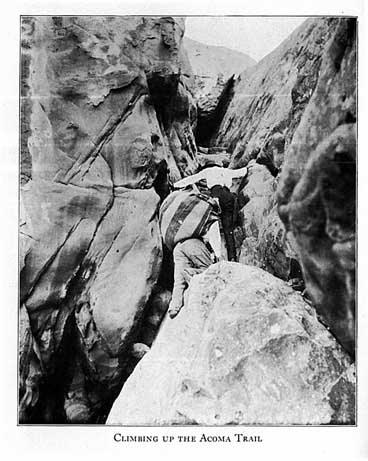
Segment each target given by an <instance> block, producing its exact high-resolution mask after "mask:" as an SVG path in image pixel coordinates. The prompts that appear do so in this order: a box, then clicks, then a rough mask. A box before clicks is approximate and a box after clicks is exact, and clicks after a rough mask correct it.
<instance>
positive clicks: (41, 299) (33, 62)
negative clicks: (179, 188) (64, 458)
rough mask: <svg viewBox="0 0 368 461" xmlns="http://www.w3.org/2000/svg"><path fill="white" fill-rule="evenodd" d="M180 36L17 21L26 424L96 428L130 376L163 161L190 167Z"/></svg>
mask: <svg viewBox="0 0 368 461" xmlns="http://www.w3.org/2000/svg"><path fill="white" fill-rule="evenodd" d="M183 34H184V21H183V19H180V18H178V19H174V18H171V17H162V18H160V17H137V16H134V17H133V16H132V17H99V16H95V17H92V16H91V17H89V16H78V17H73V16H64V17H57V16H52V17H51V16H40V17H23V18H22V55H21V83H22V85H21V91H22V94H21V95H22V106H21V123H22V126H21V129H22V138H21V147H22V152H21V180H22V181H21V182H22V189H21V209H22V215H21V225H20V237H21V244H20V248H21V257H20V263H21V303H22V309H23V311H22V312H23V314H22V318H24V319H26V320H27V321H28V323H27V324H26V322H25V321H24V322H23V324H24V325H27V326H25V327H24V329H23V330H22V331H24V332H25V333H21V334H22V337H24V338H25V339H24V340H22V342H21V348H22V351H21V356H22V361H21V367H22V370H21V375H22V382H28V381H30V380H32V379H33V378H32V376H33V374H34V375H35V376H36V378H37V379H34V380H33V381H32V382H33V384H32V386H28V387H27V386H26V385H22V386H21V389H20V391H21V392H20V394H21V395H20V398H21V401H22V402H23V403H22V405H23V406H22V412H21V420H22V422H64V421H69V422H87V421H89V422H94V421H96V420H97V419H98V418H99V417H100V416H101V411H105V410H101V408H103V407H106V405H107V406H108V403H109V402H110V401H111V398H113V396H114V392H118V390H119V386H121V384H122V382H123V380H124V379H125V378H124V376H125V375H126V373H125V371H124V370H125V364H126V361H127V360H128V358H127V351H129V350H130V349H131V346H132V344H133V343H134V340H135V336H136V334H137V326H138V325H139V323H140V322H141V320H142V318H143V315H144V311H145V306H146V303H147V301H148V300H149V298H150V296H151V292H152V290H153V288H154V287H155V284H156V281H157V279H158V275H159V271H160V267H161V261H162V248H161V239H160V236H159V229H158V222H157V215H156V211H157V208H158V204H159V196H158V195H157V193H156V192H155V187H156V186H157V184H156V179H157V177H158V172H159V169H160V165H162V164H163V163H164V162H166V164H167V165H168V167H169V169H170V175H171V177H172V179H173V180H177V179H179V178H180V177H181V174H182V173H184V172H189V173H191V172H194V170H195V168H196V167H197V165H198V161H197V160H196V156H195V154H196V149H195V141H194V136H193V133H192V130H191V123H190V120H189V116H190V112H191V111H192V107H194V103H193V98H192V96H191V93H190V91H189V89H190V85H191V80H190V77H189V74H190V71H189V70H187V69H186V67H185V66H186V61H185V59H184V55H183V51H182V48H181V42H182V37H183ZM184 74H185V75H184ZM162 94H165V95H166V100H165V104H166V105H165V107H169V108H171V109H170V113H169V114H168V113H167V111H165V107H162V105H160V95H162ZM34 351H38V352H37V354H36V356H35V352H34ZM35 357H36V358H37V360H36V358H35ZM35 363H37V366H36V365H34V366H33V365H32V364H35ZM31 365H32V366H31ZM27 370H28V371H27ZM35 370H36V371H35ZM27 373H30V376H29V377H27ZM28 378H29V379H28ZM27 379H28V381H27ZM30 393H33V394H32V395H29V394H30Z"/></svg>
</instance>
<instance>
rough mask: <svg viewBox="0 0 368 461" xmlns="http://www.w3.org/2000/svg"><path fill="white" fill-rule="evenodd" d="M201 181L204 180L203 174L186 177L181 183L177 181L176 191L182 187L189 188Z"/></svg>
mask: <svg viewBox="0 0 368 461" xmlns="http://www.w3.org/2000/svg"><path fill="white" fill-rule="evenodd" d="M201 179H203V174H202V172H200V173H197V174H193V175H191V176H188V177H186V178H184V179H180V181H177V182H176V183H175V184H174V189H180V188H182V187H186V186H189V185H190V184H194V183H196V182H198V181H200V180H201Z"/></svg>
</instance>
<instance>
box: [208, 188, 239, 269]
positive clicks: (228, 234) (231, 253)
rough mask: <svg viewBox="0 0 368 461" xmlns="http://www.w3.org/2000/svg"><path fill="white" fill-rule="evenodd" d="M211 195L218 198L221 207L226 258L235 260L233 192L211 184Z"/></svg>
mask: <svg viewBox="0 0 368 461" xmlns="http://www.w3.org/2000/svg"><path fill="white" fill-rule="evenodd" d="M211 195H212V197H215V198H217V199H218V201H219V203H220V207H221V223H222V229H223V231H224V237H225V243H226V250H227V258H228V260H229V261H231V260H233V261H236V247H235V239H234V207H235V197H234V194H232V193H231V192H230V190H229V189H228V188H227V187H226V186H218V185H216V186H213V187H212V188H211Z"/></svg>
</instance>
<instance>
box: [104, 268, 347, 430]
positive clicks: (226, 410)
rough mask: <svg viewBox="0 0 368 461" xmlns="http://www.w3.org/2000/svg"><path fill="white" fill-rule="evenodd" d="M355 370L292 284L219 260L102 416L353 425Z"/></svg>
mask: <svg viewBox="0 0 368 461" xmlns="http://www.w3.org/2000/svg"><path fill="white" fill-rule="evenodd" d="M354 376H355V375H354V365H352V364H351V359H350V358H349V356H348V355H347V354H346V353H345V352H344V351H343V349H342V348H341V346H340V345H338V343H337V342H336V340H335V339H334V338H333V336H332V335H331V334H330V333H329V332H328V331H327V330H326V328H325V327H324V326H322V325H321V324H320V323H319V322H318V321H317V318H316V315H315V313H314V310H313V309H312V308H310V306H309V305H308V304H306V303H305V302H304V301H303V299H302V297H301V296H300V295H299V294H298V293H296V292H294V291H293V290H292V289H291V288H290V287H288V286H287V284H286V283H285V282H283V281H281V280H280V279H277V278H275V277H273V276H272V275H270V274H268V273H267V272H265V271H263V270H261V269H259V268H255V267H250V266H243V265H241V264H237V263H228V262H221V263H218V264H216V265H214V266H211V267H210V268H209V269H207V271H205V272H204V273H203V274H201V275H199V276H195V277H194V279H193V280H192V282H191V285H190V288H189V293H188V295H187V299H186V305H185V306H184V308H183V309H182V311H181V312H180V314H179V315H178V316H177V317H176V318H175V319H174V320H171V319H169V318H166V319H165V321H164V324H163V326H162V328H161V331H160V333H159V336H158V337H157V338H156V341H155V342H154V344H153V346H152V348H151V351H150V352H148V353H147V354H146V355H145V356H144V358H143V359H142V360H141V362H140V363H139V364H138V366H137V367H136V369H135V370H134V372H133V374H132V375H131V376H130V377H129V379H128V380H127V382H126V383H125V385H124V387H123V389H122V391H121V393H120V396H119V397H118V399H117V400H116V402H115V403H114V406H113V408H112V410H111V413H110V415H109V417H108V420H107V422H108V423H109V424H122V425H151V424H153V425H172V424H201V425H226V424H353V423H354V421H355V413H354V412H355V404H354V389H355V384H354V383H355V378H354Z"/></svg>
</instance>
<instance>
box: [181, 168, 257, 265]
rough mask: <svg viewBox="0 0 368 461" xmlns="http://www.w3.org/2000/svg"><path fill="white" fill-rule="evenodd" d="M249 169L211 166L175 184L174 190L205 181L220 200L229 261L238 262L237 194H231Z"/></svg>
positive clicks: (213, 195)
mask: <svg viewBox="0 0 368 461" xmlns="http://www.w3.org/2000/svg"><path fill="white" fill-rule="evenodd" d="M247 172H248V169H247V167H244V168H239V169H237V170H231V169H228V168H222V167H219V166H211V167H208V168H205V169H203V170H202V171H200V172H199V173H196V174H194V175H191V176H188V177H187V178H184V179H181V180H180V181H177V182H176V183H175V184H174V189H178V188H184V187H187V186H189V185H190V184H195V183H197V182H199V181H202V180H205V181H206V183H207V188H208V189H209V190H210V192H211V196H212V197H214V198H217V199H218V202H219V204H220V208H221V223H222V228H223V231H224V236H225V242H226V250H227V255H228V260H229V261H236V259H237V258H236V247H235V239H234V225H235V214H236V200H235V194H233V193H232V192H230V187H231V185H232V180H233V179H234V178H240V177H242V176H245V175H246V174H247Z"/></svg>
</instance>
